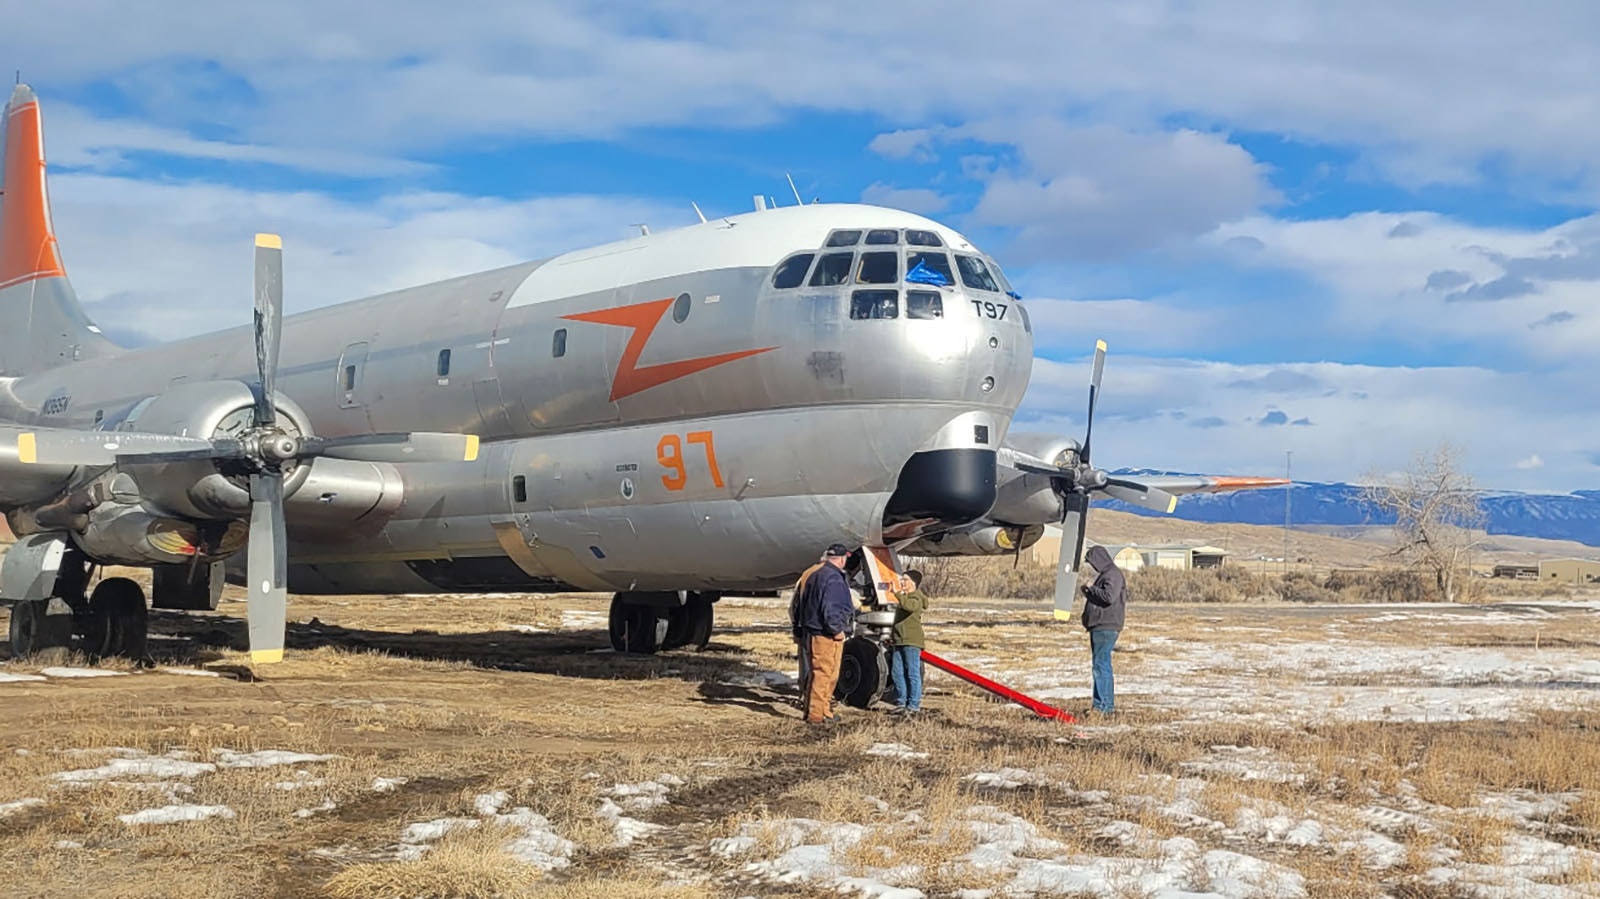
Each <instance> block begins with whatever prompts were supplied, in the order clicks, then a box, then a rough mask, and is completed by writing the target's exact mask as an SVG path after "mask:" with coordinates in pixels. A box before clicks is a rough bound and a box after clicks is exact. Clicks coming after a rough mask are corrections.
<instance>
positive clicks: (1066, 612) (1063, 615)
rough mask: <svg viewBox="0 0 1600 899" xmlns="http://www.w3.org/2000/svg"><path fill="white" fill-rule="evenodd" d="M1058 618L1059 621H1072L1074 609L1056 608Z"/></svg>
mask: <svg viewBox="0 0 1600 899" xmlns="http://www.w3.org/2000/svg"><path fill="white" fill-rule="evenodd" d="M1056 620H1057V621H1071V620H1072V610H1070V609H1056Z"/></svg>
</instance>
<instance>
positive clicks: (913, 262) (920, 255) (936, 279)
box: [906, 232, 956, 287]
mask: <svg viewBox="0 0 1600 899" xmlns="http://www.w3.org/2000/svg"><path fill="white" fill-rule="evenodd" d="M907 233H909V232H907ZM906 283H907V284H932V285H933V286H935V287H949V286H950V285H952V284H954V283H956V279H955V276H954V275H952V274H951V273H950V257H949V256H946V255H945V254H943V253H932V252H929V251H927V250H912V251H910V252H908V253H906Z"/></svg>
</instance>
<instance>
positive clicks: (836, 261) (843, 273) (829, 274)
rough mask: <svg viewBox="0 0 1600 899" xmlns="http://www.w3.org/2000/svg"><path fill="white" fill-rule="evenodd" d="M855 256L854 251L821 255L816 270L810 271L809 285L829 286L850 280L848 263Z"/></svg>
mask: <svg viewBox="0 0 1600 899" xmlns="http://www.w3.org/2000/svg"><path fill="white" fill-rule="evenodd" d="M855 258H856V254H854V253H828V254H827V255H825V256H823V257H822V260H821V261H820V262H818V263H817V270H816V271H814V272H812V273H811V286H812V287H830V286H832V285H834V284H843V283H844V282H846V281H848V280H850V264H851V263H852V262H853V261H854V260H855Z"/></svg>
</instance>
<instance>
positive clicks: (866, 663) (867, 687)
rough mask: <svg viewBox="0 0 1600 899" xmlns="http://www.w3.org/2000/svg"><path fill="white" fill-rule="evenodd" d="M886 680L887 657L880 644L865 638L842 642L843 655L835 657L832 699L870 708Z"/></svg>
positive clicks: (887, 673)
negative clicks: (836, 671)
mask: <svg viewBox="0 0 1600 899" xmlns="http://www.w3.org/2000/svg"><path fill="white" fill-rule="evenodd" d="M888 683H889V656H888V654H887V653H886V652H884V650H883V644H881V643H879V642H877V641H876V640H868V639H867V638H866V637H851V638H850V639H848V640H846V641H844V657H843V658H841V659H840V660H839V682H838V684H837V685H835V686H834V688H833V698H834V699H838V700H842V701H843V702H845V703H846V704H848V705H853V706H855V707H856V708H858V709H865V708H869V707H871V705H872V703H873V701H874V700H876V699H877V698H878V697H879V696H882V695H883V689H884V687H886V686H888Z"/></svg>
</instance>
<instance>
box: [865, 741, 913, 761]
mask: <svg viewBox="0 0 1600 899" xmlns="http://www.w3.org/2000/svg"><path fill="white" fill-rule="evenodd" d="M866 754H867V755H875V756H878V757H880V758H890V759H901V760H903V761H912V760H915V759H925V758H927V757H928V754H927V753H926V752H918V751H916V750H915V749H912V748H911V747H910V746H907V745H906V744H904V743H874V744H872V746H871V747H869V748H868V749H867V752H866Z"/></svg>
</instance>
